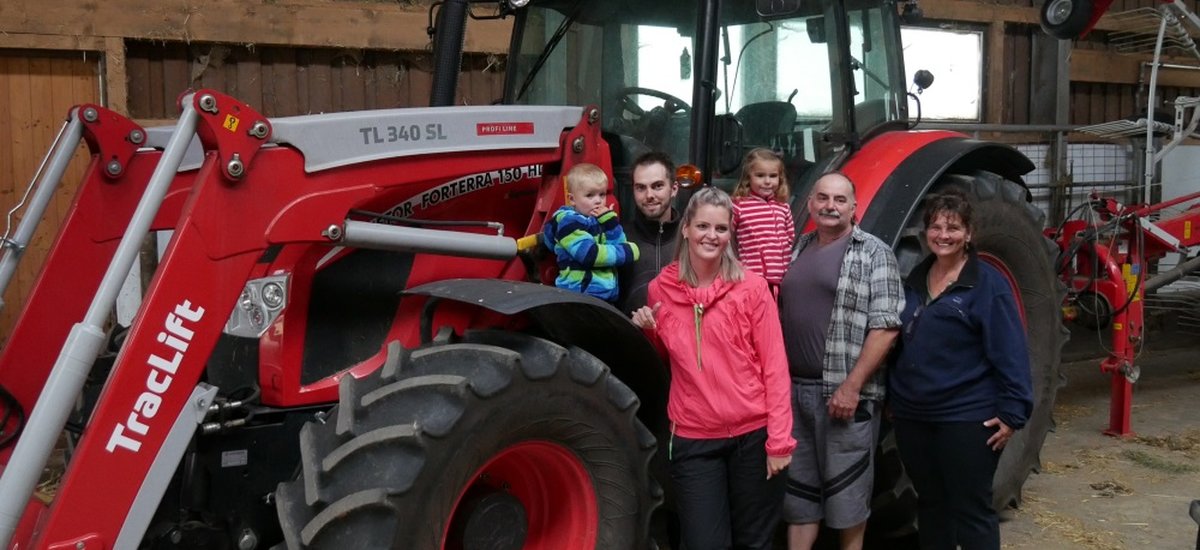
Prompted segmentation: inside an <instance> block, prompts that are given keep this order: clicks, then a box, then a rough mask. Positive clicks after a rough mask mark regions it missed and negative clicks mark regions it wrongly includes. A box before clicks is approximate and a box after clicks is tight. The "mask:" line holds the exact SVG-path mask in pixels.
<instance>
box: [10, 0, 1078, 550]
mask: <svg viewBox="0 0 1200 550" xmlns="http://www.w3.org/2000/svg"><path fill="white" fill-rule="evenodd" d="M484 4H488V3H485V2H469V1H467V0H457V1H447V2H444V3H442V4H440V13H439V16H438V30H437V38H436V48H435V51H436V54H437V60H438V69H437V70H436V72H435V76H436V80H435V83H434V87H433V104H434V105H448V104H449V103H450V102H451V98H452V97H453V91H454V89H455V82H454V78H455V75H456V74H457V60H458V58H459V56H460V55H461V44H462V31H463V28H464V26H465V25H466V22H467V19H468V18H469V16H482V15H483V14H482V13H479V14H476V13H473V12H474V11H480V12H482V11H485V10H486V11H487V15H494V14H499V15H501V16H505V17H512V19H513V32H514V34H513V40H512V51H511V52H510V54H509V56H508V58H507V59H508V61H507V71H508V72H507V77H506V85H505V96H504V98H503V102H502V103H503V105H494V106H484V107H449V106H445V107H441V106H439V107H431V108H412V109H396V110H384V111H369V112H353V113H336V114H328V115H311V116H300V117H289V118H278V119H271V120H268V119H267V118H265V117H262V116H260V115H259V114H258V113H256V112H255V111H254V109H253V108H252V107H251V106H249V105H245V104H243V103H241V102H239V101H237V100H235V99H233V98H230V97H227V96H224V95H222V94H220V93H219V92H215V91H209V90H201V91H197V92H194V93H189V94H187V95H185V96H184V97H183V98H182V99H181V102H180V104H181V105H180V106H181V108H182V113H183V114H182V116H181V117H180V119H179V122H178V124H177V125H176V126H175V127H173V128H168V129H149V130H146V129H142V128H140V127H138V126H137V125H135V124H133V123H131V122H130V121H128V120H127V119H125V118H123V117H121V116H119V115H117V114H115V113H113V112H111V111H108V110H106V109H104V108H102V107H99V106H95V105H83V106H80V107H77V108H75V109H73V110H72V112H71V116H70V118H69V120H68V122H67V124H66V125H65V127H64V131H63V133H62V136H61V138H60V139H59V141H58V142H56V146H55V147H54V148H53V149H52V151H51V154H50V155H49V157H48V160H47V162H46V170H45V172H44V173H43V174H42V176H41V177H40V178H38V179H39V181H41V182H43V184H42V185H40V186H39V189H38V191H37V192H36V193H35V195H34V200H33V201H32V204H31V206H30V212H29V213H28V214H27V215H26V219H36V218H38V217H40V213H41V212H40V210H39V208H44V204H45V200H44V197H45V196H48V193H50V192H52V189H51V188H52V187H53V183H54V182H56V181H57V179H58V178H59V177H60V176H61V173H62V169H63V166H65V164H66V159H67V158H68V157H69V156H70V154H71V152H72V151H73V150H74V146H75V145H76V144H77V143H78V142H79V141H80V140H81V139H82V140H85V141H86V142H87V143H88V145H89V148H90V150H91V153H92V163H91V165H90V167H89V169H88V172H87V176H86V181H84V182H83V183H82V185H81V188H80V191H79V194H78V197H77V199H76V202H75V205H74V207H73V208H72V209H71V211H70V214H69V216H68V218H67V219H66V221H65V223H64V224H63V226H62V229H61V232H60V234H59V236H58V238H57V241H56V243H55V246H54V249H53V251H52V253H51V254H50V256H49V258H48V259H47V263H46V266H45V268H44V269H43V271H42V273H41V275H40V278H39V280H38V283H37V286H36V288H35V289H34V291H33V292H32V294H31V296H30V298H29V299H28V301H27V303H26V304H24V306H23V307H24V309H23V310H22V314H21V316H20V320H19V323H18V325H17V326H16V328H15V329H14V331H13V333H12V335H11V336H10V339H9V344H8V346H7V347H6V348H5V349H4V350H3V354H2V355H0V387H3V388H4V389H5V392H4V394H6V395H8V396H9V398H7V399H6V400H5V401H6V405H5V407H6V409H5V411H3V415H0V418H2V419H3V424H0V433H2V434H3V435H2V436H0V438H2V439H6V440H7V441H6V443H8V444H11V443H13V442H15V445H10V446H6V447H5V448H4V449H3V451H2V452H3V454H0V464H2V465H3V469H4V471H3V477H2V478H0V546H5V547H8V548H55V549H58V548H72V549H85V548H102V547H105V548H107V547H115V548H135V547H139V548H238V549H243V550H250V549H254V548H266V547H286V548H336V547H339V546H348V545H354V546H358V547H368V548H384V547H391V548H447V549H456V548H484V547H486V548H532V549H543V548H548V549H562V548H605V549H609V548H647V547H649V546H650V545H651V544H652V541H651V539H650V536H649V534H648V531H649V524H650V522H651V515H652V513H653V512H654V510H655V509H656V507H657V506H658V504H659V502H660V500H661V499H662V489H661V488H660V486H659V485H658V483H656V482H655V477H656V476H655V475H654V472H655V471H657V470H658V469H659V468H660V467H661V460H660V457H659V456H658V455H657V454H656V443H655V437H654V434H655V433H661V432H662V431H663V429H664V427H665V425H666V420H665V417H664V416H665V415H664V411H665V398H666V388H667V384H668V379H667V372H666V368H665V366H664V365H663V364H662V361H661V360H660V359H659V357H658V356H657V355H656V354H655V352H654V350H653V348H652V346H651V345H650V344H649V343H648V342H647V340H646V339H645V338H644V337H643V336H642V335H641V333H640V332H639V331H638V330H636V329H635V328H634V326H633V325H632V323H630V322H629V320H628V318H627V316H626V313H627V312H621V311H617V310H616V309H614V308H612V307H611V306H608V305H607V304H604V303H601V302H599V301H596V300H594V299H591V298H588V297H584V296H580V295H576V294H570V293H566V292H564V291H560V290H558V289H556V288H554V286H553V284H552V277H551V275H552V272H551V270H550V269H548V268H549V267H550V263H551V259H550V258H549V257H548V256H547V255H546V254H544V253H539V251H538V248H537V245H536V239H535V238H533V239H531V238H527V237H525V236H531V235H536V234H537V233H538V232H539V229H540V228H541V226H542V224H543V222H544V221H545V219H546V216H547V215H548V214H549V213H551V212H553V210H554V209H555V208H556V207H557V206H558V205H560V204H562V202H563V186H562V183H563V182H562V174H564V173H566V171H567V170H569V169H570V168H571V167H572V166H573V165H575V164H578V163H581V162H590V163H595V164H597V165H599V166H601V167H602V168H604V169H605V170H606V171H608V172H609V173H610V174H612V175H613V176H614V181H615V183H614V187H615V189H614V191H615V193H616V194H617V195H618V196H619V197H621V198H622V199H623V201H622V202H623V203H624V206H625V208H626V210H628V209H630V208H631V207H632V205H631V204H630V202H629V201H628V197H629V195H630V190H629V175H630V170H631V167H630V163H631V161H632V159H633V158H634V157H635V156H636V155H637V154H639V153H641V152H643V151H647V150H651V149H658V150H664V151H668V152H670V153H671V154H672V155H673V156H674V157H675V158H676V159H677V160H679V161H683V162H686V163H687V167H688V169H686V170H684V172H686V173H687V174H689V177H690V178H692V180H693V181H694V180H697V179H700V178H703V179H704V180H705V181H706V183H710V184H714V185H722V186H727V185H730V184H731V183H732V182H733V180H734V178H736V176H737V174H738V170H739V162H740V159H741V158H742V156H743V155H744V154H745V152H746V151H747V150H748V149H749V148H752V147H759V146H766V147H772V148H775V149H776V150H779V151H781V152H782V153H783V155H784V156H785V158H786V160H787V167H788V172H789V176H790V178H791V181H792V182H793V184H794V187H796V188H797V195H796V196H797V197H798V198H801V199H802V198H803V197H804V196H806V194H807V189H808V188H809V187H810V186H811V184H812V182H813V181H814V180H815V178H816V177H817V176H819V175H820V174H822V173H824V172H827V171H830V170H840V171H842V172H844V173H845V174H847V175H848V176H849V177H850V178H852V179H853V180H854V181H855V182H856V184H857V187H858V189H857V193H858V197H857V198H858V203H859V210H858V211H859V214H860V216H861V219H860V220H859V223H861V225H862V226H863V227H864V228H865V229H867V230H868V231H871V232H872V233H874V234H876V235H878V236H880V237H881V238H883V239H884V240H885V241H887V242H890V243H892V244H893V245H894V246H895V250H896V253H897V256H898V257H899V259H900V262H901V265H902V266H903V268H904V269H905V270H907V269H908V268H911V267H912V266H913V265H914V264H915V263H916V262H917V261H918V259H919V258H920V257H921V256H922V254H923V252H922V244H921V239H920V238H919V234H920V231H921V222H920V220H919V215H918V214H917V212H918V210H919V208H920V204H921V201H922V199H923V197H925V196H926V195H927V194H929V193H932V192H937V191H939V190H942V189H946V188H950V187H955V188H961V189H963V190H965V191H966V192H967V193H969V194H970V195H971V196H973V197H974V199H975V201H976V203H975V205H976V208H977V213H978V214H977V219H978V223H979V226H978V227H977V228H976V234H975V235H976V239H975V242H977V244H978V246H979V248H980V250H981V252H982V253H983V255H984V256H985V257H986V258H987V259H988V261H990V262H992V263H994V264H995V265H997V266H998V267H999V268H1000V269H1001V270H1002V272H1003V273H1005V274H1006V275H1007V276H1008V278H1009V280H1010V282H1011V283H1012V286H1013V290H1014V292H1015V293H1016V294H1017V295H1018V296H1019V297H1020V298H1021V302H1022V305H1023V315H1024V319H1025V321H1026V323H1027V326H1028V331H1029V335H1030V339H1029V342H1030V348H1029V350H1028V352H1029V353H1030V354H1031V356H1032V359H1033V368H1034V369H1035V372H1034V381H1035V395H1036V408H1035V411H1034V415H1033V418H1032V419H1031V420H1030V422H1029V425H1028V427H1026V428H1025V429H1024V430H1022V431H1021V432H1019V433H1018V434H1017V436H1016V437H1014V439H1013V440H1012V442H1011V443H1010V444H1009V447H1008V450H1007V451H1006V452H1005V453H1004V457H1003V459H1002V461H1001V466H1000V469H999V471H998V473H997V475H996V481H995V486H996V503H997V505H998V506H1004V505H1008V504H1010V503H1012V502H1014V501H1015V500H1017V499H1018V498H1019V493H1020V488H1021V485H1022V484H1023V483H1024V481H1025V479H1026V477H1027V476H1028V474H1029V472H1030V471H1031V470H1033V469H1036V468H1037V466H1038V453H1039V451H1040V448H1041V445H1042V442H1043V439H1044V438H1045V436H1046V432H1047V431H1048V430H1049V429H1050V427H1051V425H1052V421H1051V419H1050V413H1051V409H1052V407H1053V402H1054V396H1055V392H1056V390H1057V388H1058V386H1059V385H1060V376H1059V372H1058V358H1059V348H1060V345H1061V343H1062V342H1063V334H1064V331H1063V330H1062V327H1061V324H1060V307H1059V306H1060V303H1061V297H1062V293H1061V291H1060V288H1061V286H1060V285H1059V283H1058V282H1057V281H1056V278H1055V275H1054V271H1053V265H1052V255H1051V253H1052V252H1054V249H1053V245H1052V243H1050V242H1049V241H1048V240H1047V239H1045V238H1044V237H1043V236H1042V233H1041V230H1042V225H1043V223H1042V214H1041V212H1039V211H1038V209H1037V208H1035V207H1034V206H1033V205H1032V204H1030V202H1029V193H1028V192H1027V191H1026V189H1025V188H1024V186H1023V184H1022V180H1021V176H1022V175H1023V174H1025V173H1027V172H1028V171H1030V170H1031V169H1032V168H1033V165H1032V164H1031V163H1030V161H1029V160H1028V159H1026V158H1025V157H1023V156H1022V155H1020V154H1019V153H1017V152H1016V151H1015V150H1013V149H1012V148H1010V147H1006V146H1002V145H997V144H992V143H986V142H982V141H977V140H972V139H968V138H966V137H965V136H962V135H960V134H956V133H952V132H945V131H911V130H910V126H911V123H910V120H909V116H908V103H907V94H906V91H905V88H906V78H905V73H904V70H903V60H902V54H901V47H900V33H899V21H898V13H897V5H896V4H895V3H894V2H892V1H890V0H887V1H885V0H861V1H859V0H844V1H842V0H839V1H831V0H825V1H822V2H805V3H801V2H798V1H795V0H784V1H779V0H774V1H772V0H759V1H757V2H721V1H719V0H703V1H682V0H671V1H665V0H664V1H659V2H634V1H631V0H608V1H605V2H587V1H583V0H547V1H533V2H517V1H516V0H509V1H508V2H502V3H501V4H500V5H499V7H498V8H497V7H496V3H495V2H491V3H490V5H484ZM492 10H496V11H492ZM685 98H687V99H685ZM581 106H584V107H581ZM802 204H803V202H802V200H801V201H800V202H798V206H799V207H798V208H797V209H796V212H797V214H798V215H800V216H803V213H804V209H803V207H802V206H801V205H802ZM158 230H173V233H172V236H171V237H170V241H169V244H168V245H167V246H166V250H165V251H164V252H163V254H162V257H161V261H160V263H159V265H158V268H157V270H156V272H155V273H154V277H153V280H152V281H151V283H150V285H149V288H148V289H147V290H146V293H145V296H144V299H143V303H142V306H141V308H140V310H139V312H138V314H137V317H136V319H135V321H134V322H133V325H132V326H131V327H130V328H129V329H128V330H123V329H120V328H115V329H111V328H110V327H109V323H108V312H109V311H110V310H111V308H112V304H113V302H114V300H115V295H116V292H117V288H118V287H119V285H120V283H121V280H122V279H123V278H124V277H125V274H126V273H127V272H128V271H129V268H130V266H131V265H132V263H133V262H134V260H135V259H136V256H137V252H138V249H139V248H140V243H141V242H142V240H143V239H144V237H145V235H146V234H147V233H148V232H149V231H158ZM31 233H32V229H30V228H28V227H27V226H26V224H24V223H23V224H22V226H21V227H20V228H18V231H17V232H16V233H15V236H14V237H13V238H12V239H9V241H8V242H6V243H5V245H6V246H7V248H8V250H7V251H6V258H7V259H6V260H4V261H3V262H0V285H3V284H6V283H7V280H8V278H9V277H11V263H12V261H13V260H14V258H15V257H16V256H18V255H19V251H20V248H21V246H23V242H24V241H22V239H25V240H26V241H27V240H28V236H29V234H31ZM514 235H515V236H516V237H522V238H514V237H513V236H514ZM101 259H104V260H109V259H111V263H110V264H108V265H107V266H105V265H104V262H101V261H100V260H101ZM56 349H62V352H61V354H59V355H58V358H57V360H56V361H55V360H51V357H52V356H53V354H52V353H50V352H49V350H56ZM18 432H19V434H18ZM56 447H58V448H65V449H66V453H67V455H68V456H67V460H68V461H67V470H66V473H65V475H64V478H63V480H62V482H61V485H60V486H59V487H58V489H57V494H56V496H55V498H54V499H53V501H52V502H49V503H44V502H43V501H42V500H40V499H36V498H31V497H30V494H31V493H32V492H33V489H34V486H35V485H36V484H37V483H38V479H39V476H40V474H41V473H42V469H43V465H44V464H45V463H46V461H47V457H48V456H50V454H51V453H52V451H53V449H55V448H56ZM892 451H893V448H892V445H891V444H890V439H885V440H884V441H883V442H882V443H881V447H880V451H879V459H880V460H879V466H878V468H877V478H878V480H877V487H878V491H879V494H878V495H877V497H876V507H875V510H876V512H875V514H874V516H873V519H872V525H871V531H872V533H874V535H875V536H879V537H887V536H899V535H904V534H907V533H911V532H912V530H913V529H914V527H915V526H914V519H913V518H914V516H915V510H914V500H913V499H912V496H913V495H912V492H911V488H910V487H909V486H908V485H907V484H906V479H905V478H904V476H903V472H902V470H901V469H900V468H899V462H898V460H896V457H895V453H894V452H892Z"/></svg>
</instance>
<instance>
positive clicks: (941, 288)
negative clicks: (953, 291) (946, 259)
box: [925, 257, 967, 298]
mask: <svg viewBox="0 0 1200 550" xmlns="http://www.w3.org/2000/svg"><path fill="white" fill-rule="evenodd" d="M966 263H967V258H966V257H963V258H960V259H958V260H956V261H955V262H954V265H951V266H950V267H949V268H947V269H946V270H945V271H944V272H943V273H941V274H938V273H937V271H938V266H939V265H940V264H939V262H934V263H933V265H932V266H930V268H929V274H928V275H927V276H926V281H925V284H926V285H927V286H928V287H929V297H930V298H937V297H938V296H940V295H941V294H942V293H943V292H945V291H946V289H947V288H950V286H951V285H953V284H954V282H955V281H957V280H958V275H959V273H961V272H962V268H963V266H964V265H966Z"/></svg>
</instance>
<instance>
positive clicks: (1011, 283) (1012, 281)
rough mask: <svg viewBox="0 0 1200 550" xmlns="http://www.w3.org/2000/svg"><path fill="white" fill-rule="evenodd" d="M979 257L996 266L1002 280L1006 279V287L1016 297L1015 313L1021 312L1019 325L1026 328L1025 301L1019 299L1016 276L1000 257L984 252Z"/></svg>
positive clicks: (1019, 289)
mask: <svg viewBox="0 0 1200 550" xmlns="http://www.w3.org/2000/svg"><path fill="white" fill-rule="evenodd" d="M979 258H980V259H982V260H983V261H985V262H987V263H988V264H990V265H991V266H992V267H994V268H996V270H997V271H999V272H1000V274H1001V275H1003V276H1004V280H1005V281H1008V287H1009V288H1010V289H1012V293H1013V297H1014V298H1016V299H1017V313H1020V314H1021V325H1023V326H1025V328H1026V329H1028V328H1029V322H1028V321H1027V320H1026V319H1025V302H1024V300H1021V287H1020V286H1018V285H1017V278H1016V276H1014V275H1013V273H1012V271H1010V270H1009V269H1008V265H1006V264H1005V263H1004V262H1003V261H1001V260H1000V258H997V257H995V256H993V255H991V254H987V253H984V252H981V253H980V254H979Z"/></svg>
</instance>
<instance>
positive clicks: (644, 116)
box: [617, 86, 692, 150]
mask: <svg viewBox="0 0 1200 550" xmlns="http://www.w3.org/2000/svg"><path fill="white" fill-rule="evenodd" d="M638 95H645V96H650V97H656V98H659V99H661V100H663V105H661V106H658V107H654V108H653V109H650V110H646V109H643V108H641V106H639V105H638V104H637V102H636V101H634V99H633V98H634V96H638ZM617 105H619V106H620V112H621V113H622V114H621V115H618V118H619V119H620V120H618V124H619V125H620V127H623V128H625V130H626V131H627V132H628V133H629V134H630V135H631V136H632V137H634V138H635V139H637V140H639V141H641V142H642V143H645V144H646V145H647V146H648V147H650V148H651V149H656V150H664V149H670V147H669V146H670V144H671V142H673V141H674V140H675V137H677V136H674V137H673V136H670V135H668V134H669V133H670V132H671V128H672V127H673V126H679V123H678V122H679V121H680V120H686V119H688V118H691V116H692V107H691V106H690V105H688V104H687V102H686V101H684V100H682V99H679V98H678V97H675V96H673V95H671V94H668V93H666V92H661V91H658V90H654V89H651V88H641V87H638V86H628V87H625V88H621V89H620V90H617ZM623 113H629V115H631V116H632V118H626V116H625V115H624V114H623ZM672 120H675V121H676V124H672Z"/></svg>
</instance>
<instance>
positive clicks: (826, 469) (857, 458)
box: [783, 380, 879, 529]
mask: <svg viewBox="0 0 1200 550" xmlns="http://www.w3.org/2000/svg"><path fill="white" fill-rule="evenodd" d="M822 391H823V390H822V384H821V382H820V381H819V380H817V381H807V380H806V381H803V382H799V383H798V382H796V381H794V380H793V381H792V417H793V422H792V435H793V436H794V437H795V438H796V450H795V451H794V452H793V453H792V463H791V465H789V466H788V485H787V496H786V497H785V498H784V501H783V519H784V521H787V522H788V523H794V524H800V523H817V522H820V521H821V520H822V519H824V520H825V525H827V526H828V527H830V528H833V529H845V528H847V527H853V526H855V525H858V524H859V523H862V522H864V521H866V520H867V518H868V517H869V516H870V515H871V489H872V485H873V482H874V477H875V475H874V460H875V459H874V454H875V452H874V451H875V443H876V440H877V438H878V434H879V414H878V413H879V404H878V403H876V402H874V401H860V402H859V406H858V411H857V412H856V413H855V418H854V419H852V420H838V419H832V418H830V417H829V408H828V407H829V405H828V402H827V400H826V399H825V397H824V396H822V395H821V394H822Z"/></svg>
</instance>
